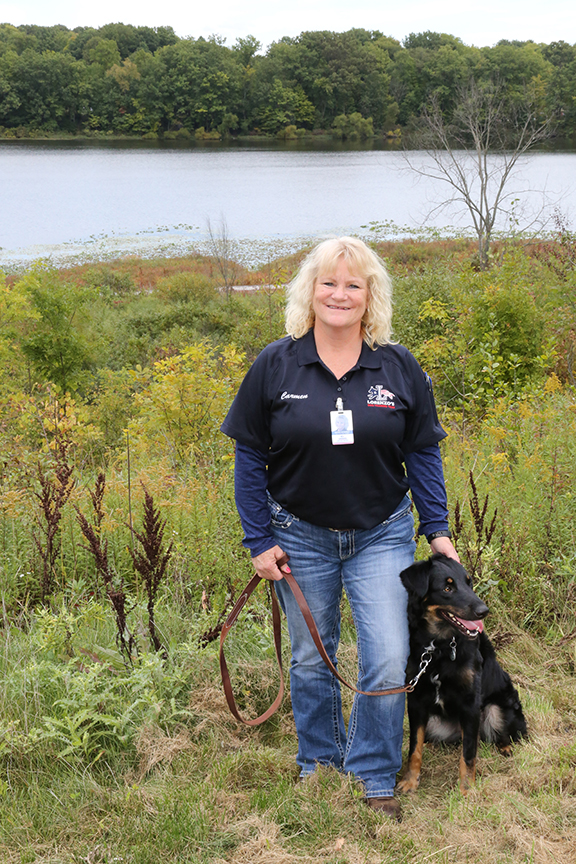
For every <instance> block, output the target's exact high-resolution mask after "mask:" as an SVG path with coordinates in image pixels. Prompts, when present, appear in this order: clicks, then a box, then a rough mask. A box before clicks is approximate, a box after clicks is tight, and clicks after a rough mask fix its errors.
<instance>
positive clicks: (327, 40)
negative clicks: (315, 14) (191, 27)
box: [0, 24, 576, 140]
mask: <svg viewBox="0 0 576 864" xmlns="http://www.w3.org/2000/svg"><path fill="white" fill-rule="evenodd" d="M471 80H474V81H475V82H476V83H477V84H478V85H480V86H482V85H483V84H485V85H486V86H494V85H497V86H499V87H501V88H502V91H503V93H504V95H505V97H506V99H507V100H508V101H509V103H510V104H511V105H515V104H516V105H523V106H525V105H530V110H531V111H532V112H533V113H534V114H535V115H537V116H538V117H542V118H552V119H553V121H554V129H555V133H556V134H557V135H560V136H563V137H570V136H573V135H574V134H576V97H575V96H574V94H575V93H576V46H574V45H569V44H568V43H566V42H563V41H558V42H552V43H551V44H549V45H546V44H539V43H535V42H531V41H528V42H521V41H501V42H499V43H498V44H496V45H494V46H491V47H483V48H478V47H474V46H468V45H465V44H464V43H463V42H462V40H461V39H459V38H457V37H455V36H451V35H449V34H446V33H435V32H430V31H427V32H424V33H411V34H410V35H409V36H407V37H406V39H404V40H403V42H399V41H398V40H396V39H393V38H391V37H389V36H386V35H384V34H383V33H381V32H379V31H368V30H362V29H353V30H349V31H347V32H344V33H335V32H331V31H311V32H303V33H301V34H300V35H299V36H297V37H293V38H292V37H285V38H282V39H280V40H279V41H278V42H274V43H272V44H271V45H270V46H269V47H268V48H267V50H266V51H265V53H262V45H261V44H260V43H259V42H258V41H257V40H256V39H255V38H254V37H253V36H247V37H245V38H238V39H237V40H236V43H235V44H234V45H232V46H227V45H226V44H224V40H222V39H221V38H219V37H218V36H214V37H211V38H209V39H204V38H198V39H195V38H185V39H181V38H178V37H177V36H176V34H175V33H174V31H173V29H172V28H171V27H158V28H150V27H135V26H132V25H125V24H106V25H105V26H103V27H100V28H98V29H93V28H88V27H78V28H76V29H75V30H69V29H67V28H66V27H64V26H53V27H40V26H32V25H31V26H24V25H22V26H19V27H14V26H12V25H10V24H1V25H0V137H4V138H20V137H43V136H46V135H57V134H68V135H76V134H81V135H83V136H95V137H98V136H101V135H110V134H115V135H126V136H137V137H144V138H150V139H155V138H158V137H163V138H168V139H169V138H182V139H186V138H191V137H195V138H196V139H200V140H202V139H211V138H212V139H220V138H223V137H227V136H230V135H233V136H237V135H248V134H261V135H267V136H280V137H288V138H291V137H301V136H306V135H310V134H312V133H314V132H316V133H319V132H324V133H328V134H331V135H333V136H335V137H336V138H340V139H342V138H348V139H352V140H358V139H362V138H368V137H371V136H373V135H374V134H377V135H380V136H381V135H389V136H394V137H396V138H397V137H398V136H399V135H400V134H401V130H406V129H408V130H409V129H410V128H411V127H412V126H413V125H414V124H417V121H418V119H419V118H420V117H421V116H422V114H423V112H425V111H426V108H427V105H429V103H430V101H431V100H433V101H434V102H435V103H436V104H438V105H439V106H440V108H441V110H442V112H443V114H444V116H445V118H446V119H447V120H448V121H449V120H450V117H451V115H452V113H453V111H454V110H455V108H456V107H457V104H458V100H459V92H460V90H461V88H462V87H464V86H466V85H467V84H468V83H469V82H470V81H471Z"/></svg>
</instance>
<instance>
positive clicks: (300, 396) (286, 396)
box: [280, 390, 308, 399]
mask: <svg viewBox="0 0 576 864" xmlns="http://www.w3.org/2000/svg"><path fill="white" fill-rule="evenodd" d="M280 398H281V399H307V398H308V393H288V391H287V390H285V391H284V393H282V396H281V397H280Z"/></svg>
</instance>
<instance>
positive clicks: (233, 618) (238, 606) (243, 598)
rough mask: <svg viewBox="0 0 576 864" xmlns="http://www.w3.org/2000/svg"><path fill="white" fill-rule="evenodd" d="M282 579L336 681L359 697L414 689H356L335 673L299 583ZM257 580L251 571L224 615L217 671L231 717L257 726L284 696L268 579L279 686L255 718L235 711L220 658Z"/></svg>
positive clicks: (410, 686) (275, 616) (278, 622)
mask: <svg viewBox="0 0 576 864" xmlns="http://www.w3.org/2000/svg"><path fill="white" fill-rule="evenodd" d="M287 563H288V556H287V555H283V556H282V557H281V558H279V559H278V561H277V562H276V564H277V565H278V567H282V566H283V565H284V564H287ZM284 579H285V580H286V582H287V583H288V585H289V586H290V590H291V591H292V594H293V595H294V599H295V600H296V603H297V604H298V608H299V609H300V611H301V613H302V615H303V616H304V621H305V622H306V626H307V627H308V630H309V631H310V635H311V637H312V640H313V642H314V644H315V645H316V648H317V649H318V653H319V654H320V656H321V658H322V660H323V661H324V663H325V664H326V666H327V667H328V669H329V670H330V671H331V672H332V674H333V675H334V676H335V677H336V678H337V679H338V681H340V682H341V683H342V684H344V686H345V687H348V689H349V690H352V691H354V693H359V694H360V695H362V696H392V695H394V694H395V693H407V692H410V691H412V690H413V689H414V686H413V683H412V682H410V684H406V685H405V686H403V687H390V688H389V689H387V690H368V691H366V690H358V689H357V688H356V687H354V686H353V685H352V684H349V683H348V682H347V681H346V680H345V679H344V678H343V677H342V676H341V675H340V673H339V672H338V670H337V669H336V667H335V666H334V664H333V663H332V661H331V659H330V657H329V656H328V653H327V651H326V648H325V647H324V643H323V642H322V639H321V638H320V634H319V632H318V628H317V627H316V623H315V621H314V618H313V617H312V613H311V611H310V607H309V606H308V603H307V602H306V599H305V597H304V594H303V593H302V590H301V588H300V586H299V585H298V583H297V582H296V580H295V579H294V576H293V575H292V573H284ZM260 581H261V577H260V576H258V574H257V573H255V574H254V576H253V577H252V579H251V580H250V582H249V583H248V584H247V585H246V587H245V589H244V591H243V592H242V594H241V595H240V597H239V598H238V600H237V601H236V603H235V604H234V607H233V609H232V611H231V612H230V614H229V615H228V618H227V619H226V621H225V622H224V624H223V625H222V630H221V632H220V674H221V676H222V685H223V687H224V695H225V696H226V701H227V703H228V707H229V708H230V711H231V713H232V714H233V716H234V717H236V719H237V720H239V721H240V722H241V723H244V724H246V726H259V725H260V724H261V723H264V721H265V720H268V719H269V718H270V717H271V716H272V715H273V714H274V713H275V712H276V711H277V710H278V708H279V707H280V703H281V702H282V697H283V696H284V671H283V669H282V635H281V634H282V627H281V618H280V607H279V605H278V599H277V597H276V592H275V591H274V588H273V586H272V582H271V581H270V583H269V589H270V598H271V601H272V625H273V631H274V648H275V650H276V660H277V662H278V668H279V670H280V688H279V690H278V695H277V696H276V698H275V700H274V702H273V703H272V705H271V706H270V707H269V708H268V709H267V710H266V711H265V712H264V713H263V714H261V715H260V716H259V717H256V718H255V719H254V720H246V719H245V718H244V717H242V715H241V714H240V712H239V711H238V708H237V707H236V702H235V701H234V694H233V692H232V685H231V683H230V673H229V672H228V666H227V664H226V658H225V657H224V642H225V640H226V637H227V636H228V633H229V632H230V630H231V629H232V627H233V626H234V624H236V622H237V620H238V616H239V614H240V612H241V610H242V609H243V608H244V606H245V605H246V602H247V600H248V599H249V597H250V595H251V594H252V592H253V591H254V589H255V588H256V586H257V585H258V583H259V582H260Z"/></svg>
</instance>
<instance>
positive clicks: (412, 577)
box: [400, 561, 432, 597]
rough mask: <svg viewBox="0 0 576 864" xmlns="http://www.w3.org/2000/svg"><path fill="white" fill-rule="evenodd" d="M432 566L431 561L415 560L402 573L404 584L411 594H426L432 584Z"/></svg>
mask: <svg viewBox="0 0 576 864" xmlns="http://www.w3.org/2000/svg"><path fill="white" fill-rule="evenodd" d="M431 567H432V565H431V563H430V561H415V562H414V564H412V565H411V566H410V567H407V568H406V570H403V571H402V572H401V573H400V579H401V580H402V584H403V585H404V587H405V588H406V590H407V591H408V593H409V594H415V595H416V596H417V597H425V596H426V594H427V593H428V587H429V584H430V570H431Z"/></svg>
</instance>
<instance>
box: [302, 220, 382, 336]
mask: <svg viewBox="0 0 576 864" xmlns="http://www.w3.org/2000/svg"><path fill="white" fill-rule="evenodd" d="M339 258H343V259H344V260H345V261H346V263H347V265H348V266H349V268H350V270H351V271H352V273H353V274H354V275H355V276H362V277H363V278H364V279H366V281H367V283H368V304H367V306H366V312H365V313H364V317H363V318H362V338H363V339H364V341H365V342H367V343H368V345H369V346H370V347H371V348H374V347H375V346H376V345H386V344H387V343H390V342H391V341H392V339H391V336H392V281H391V279H390V276H389V275H388V271H387V270H386V267H385V266H384V262H383V261H382V260H381V259H380V258H379V257H378V255H376V253H375V252H373V251H372V249H370V247H369V246H367V245H366V243H364V242H363V241H362V240H359V239H358V238H357V237H334V238H331V239H330V240H324V241H323V242H322V243H319V244H318V246H316V247H315V248H314V249H313V250H312V251H311V252H310V254H309V255H308V256H307V257H306V258H305V259H304V261H303V263H302V265H301V267H300V269H299V270H298V272H297V274H296V276H295V277H294V279H292V281H291V282H290V283H289V285H288V302H287V304H286V332H287V333H288V334H289V335H290V336H292V338H293V339H299V338H301V337H302V336H304V334H305V333H307V332H308V330H310V328H311V327H313V326H314V310H313V308H312V300H313V297H314V286H315V284H316V281H317V279H318V278H319V277H320V276H325V275H329V274H330V273H331V272H332V270H333V268H334V267H335V266H336V265H337V263H338V259H339Z"/></svg>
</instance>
